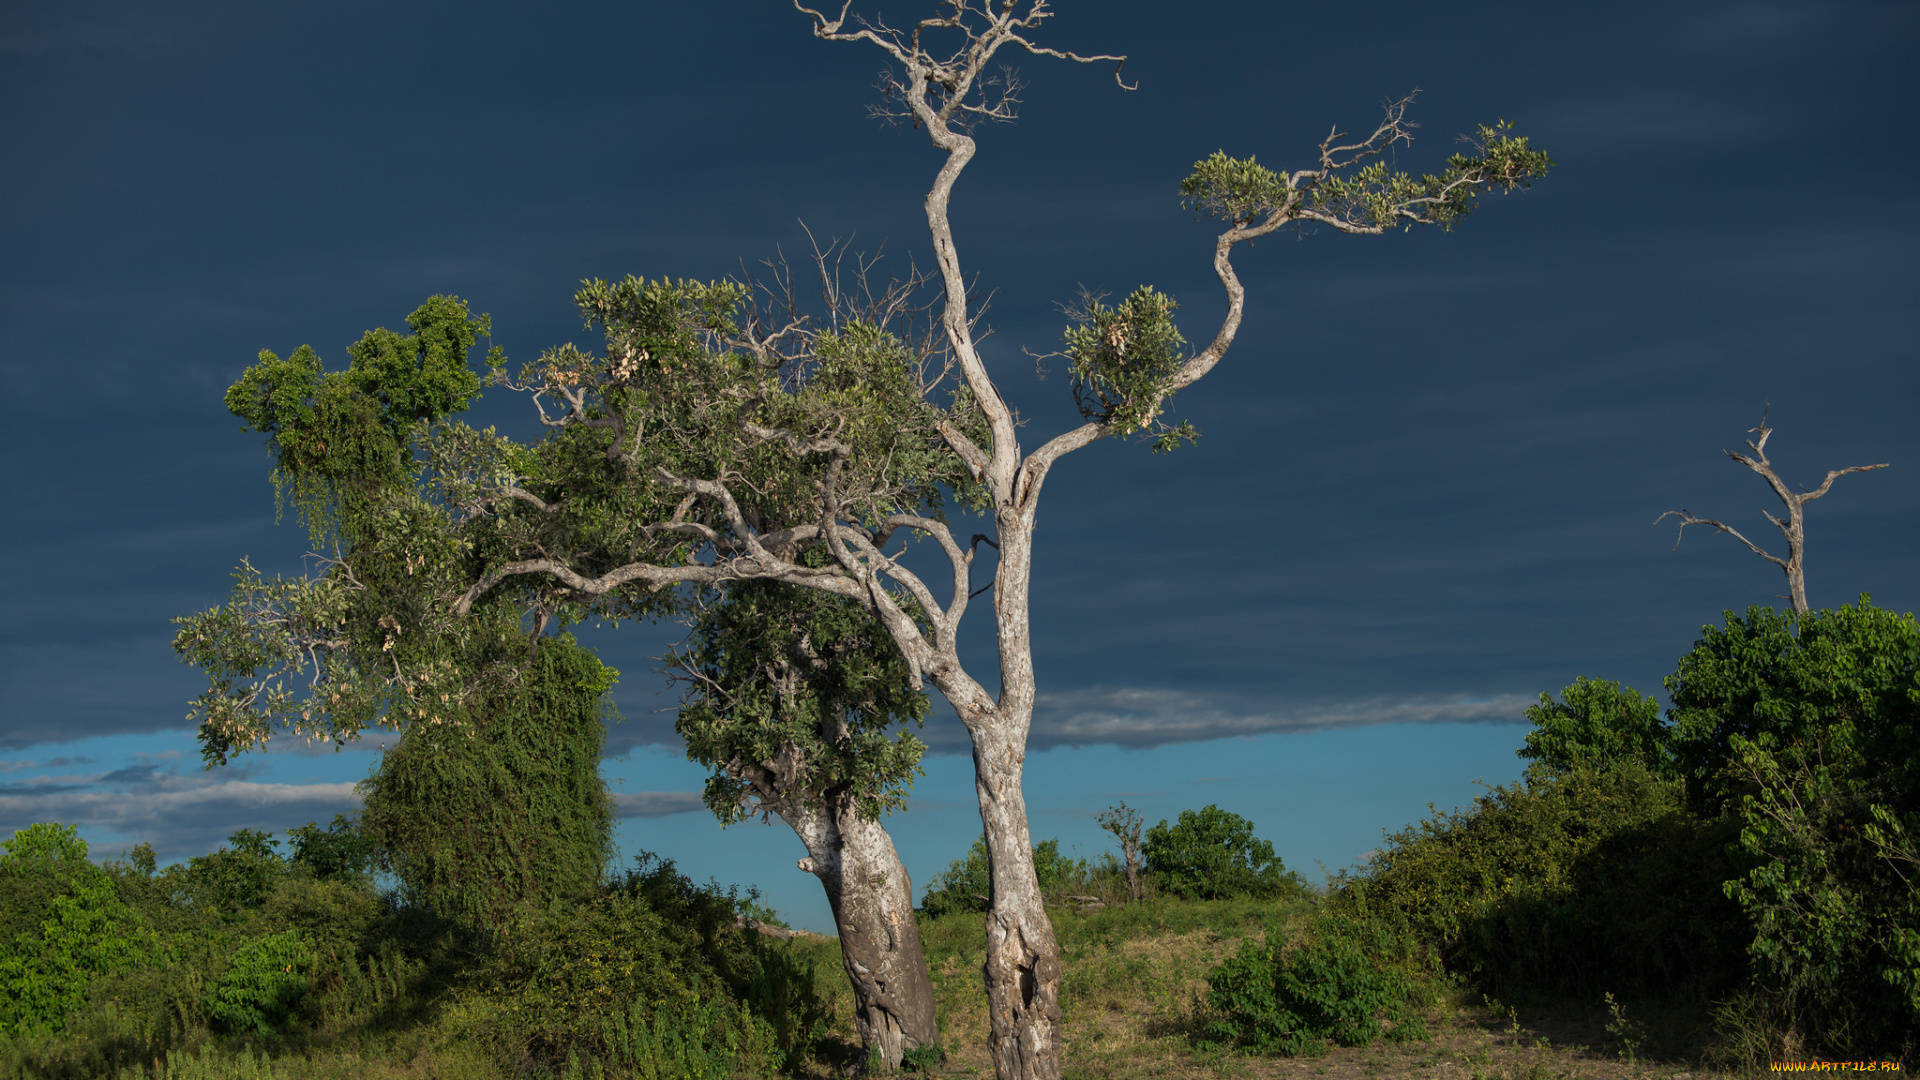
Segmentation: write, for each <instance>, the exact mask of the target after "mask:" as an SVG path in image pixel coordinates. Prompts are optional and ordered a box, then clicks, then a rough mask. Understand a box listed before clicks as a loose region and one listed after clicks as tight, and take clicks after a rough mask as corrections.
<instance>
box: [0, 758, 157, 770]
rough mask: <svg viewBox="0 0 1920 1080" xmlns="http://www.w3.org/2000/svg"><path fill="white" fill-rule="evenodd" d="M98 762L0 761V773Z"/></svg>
mask: <svg viewBox="0 0 1920 1080" xmlns="http://www.w3.org/2000/svg"><path fill="white" fill-rule="evenodd" d="M134 756H135V757H139V756H140V755H138V754H136V755H134ZM99 760H100V759H99V758H90V757H57V758H49V759H48V760H46V761H0V773H11V772H20V771H22V770H25V769H64V768H66V767H67V766H69V765H92V764H93V763H95V762H97V761H99Z"/></svg>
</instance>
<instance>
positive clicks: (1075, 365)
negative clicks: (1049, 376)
mask: <svg viewBox="0 0 1920 1080" xmlns="http://www.w3.org/2000/svg"><path fill="white" fill-rule="evenodd" d="M1178 306H1179V305H1178V304H1176V303H1174V301H1173V298H1172V297H1169V296H1167V295H1165V294H1164V293H1159V292H1155V291H1154V290H1153V289H1151V288H1149V287H1147V286H1144V285H1143V286H1141V287H1140V288H1138V289H1135V290H1134V291H1133V293H1132V294H1131V295H1130V296H1128V297H1127V298H1126V299H1125V300H1122V301H1121V302H1120V303H1119V304H1118V305H1117V306H1114V307H1108V306H1107V305H1106V304H1103V303H1101V302H1100V300H1099V299H1098V298H1096V297H1088V298H1087V299H1086V302H1085V304H1084V306H1083V307H1081V308H1080V309H1079V310H1078V311H1076V312H1075V316H1076V318H1075V325H1073V326H1071V327H1069V328H1068V329H1067V335H1066V348H1065V352H1066V356H1067V360H1068V362H1069V365H1070V368H1069V370H1071V371H1072V373H1073V398H1074V403H1075V404H1077V405H1078V406H1079V407H1080V415H1081V416H1083V417H1086V418H1087V419H1089V420H1096V421H1099V422H1102V423H1107V424H1111V425H1113V427H1114V428H1115V429H1116V430H1118V431H1119V432H1120V433H1121V434H1122V435H1131V434H1133V433H1134V432H1135V431H1137V430H1139V429H1141V428H1144V427H1148V426H1149V425H1152V424H1153V423H1154V422H1155V420H1156V419H1157V418H1158V416H1159V415H1160V412H1161V410H1162V409H1163V408H1164V407H1165V405H1166V401H1167V399H1168V398H1169V397H1171V396H1172V394H1171V392H1170V391H1169V390H1168V389H1167V387H1168V380H1169V379H1170V378H1171V377H1172V376H1173V375H1174V374H1175V373H1176V372H1178V371H1179V370H1180V366H1181V364H1183V363H1185V361H1186V344H1187V342H1186V339H1185V338H1183V337H1181V336H1180V331H1179V329H1178V328H1177V327H1175V326H1174V324H1173V312H1174V309H1175V308H1177V307H1178ZM1161 426H1162V427H1164V425H1161ZM1163 434H1167V433H1163ZM1172 437H1173V442H1171V443H1168V444H1167V445H1164V446H1162V447H1161V449H1172V448H1173V446H1175V445H1177V444H1178V442H1179V441H1181V440H1182V439H1184V440H1185V441H1188V442H1191V441H1193V439H1194V438H1197V437H1198V433H1197V432H1193V431H1192V429H1191V427H1190V426H1188V425H1184V424H1183V425H1181V428H1180V429H1179V432H1178V435H1177V436H1172Z"/></svg>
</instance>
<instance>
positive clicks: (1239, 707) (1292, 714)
mask: <svg viewBox="0 0 1920 1080" xmlns="http://www.w3.org/2000/svg"><path fill="white" fill-rule="evenodd" d="M1531 704H1533V699H1531V698H1528V697H1526V696H1524V695H1520V694H1502V695H1498V696H1495V697H1489V698H1473V697H1465V696H1424V697H1377V698H1357V699H1347V700H1339V701H1325V700H1322V701H1303V702H1285V701H1273V700H1272V699H1263V698H1260V697H1256V696H1251V695H1240V694H1228V693H1209V692H1205V691H1189V690H1162V689H1143V688H1138V687H1089V688H1086V689H1083V690H1069V691H1066V692H1063V693H1055V694H1041V695H1040V697H1039V700H1038V701H1037V702H1036V703H1035V706H1034V717H1033V731H1032V734H1031V735H1030V736H1029V738H1028V742H1029V744H1030V745H1032V746H1034V747H1035V748H1042V749H1044V748H1047V747H1053V746H1088V745H1093V744H1096V743H1111V744H1114V745H1117V746H1126V747H1136V748H1139V747H1148V746H1160V745H1163V744H1166V743H1180V742H1202V741H1205V740H1209V739H1223V738H1227V737H1229V736H1234V735H1266V734H1272V733H1275V732H1282V731H1316V730H1319V729H1322V728H1333V727H1360V726H1363V725H1367V724H1412V723H1455V724H1458V723H1496V724H1498V723H1518V722H1519V721H1520V720H1521V719H1522V713H1523V712H1524V710H1525V709H1526V707H1527V706H1528V705H1531Z"/></svg>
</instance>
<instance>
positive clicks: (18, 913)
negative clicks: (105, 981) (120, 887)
mask: <svg viewBox="0 0 1920 1080" xmlns="http://www.w3.org/2000/svg"><path fill="white" fill-rule="evenodd" d="M0 848H4V854H3V855H0V891H4V893H5V894H6V895H5V896H4V897H0V898H4V899H6V900H7V901H9V905H10V906H12V905H16V904H17V905H20V906H18V907H16V908H14V909H13V910H10V911H9V912H8V920H7V923H8V926H9V928H10V929H13V930H14V933H13V935H12V937H11V940H0V1033H5V1034H9V1035H12V1034H17V1033H19V1032H22V1031H32V1030H35V1029H46V1030H50V1031H56V1032H57V1031H59V1030H61V1029H62V1028H63V1027H64V1026H65V1024H66V1020H67V1017H68V1016H69V1014H71V1013H72V1012H73V1011H74V1010H75V1009H76V1008H78V1007H79V1006H80V1005H81V1004H82V1003H83V1002H84V1001H85V1000H86V998H87V993H88V990H89V989H90V988H91V986H92V985H93V982H94V980H95V979H97V978H99V977H100V976H101V975H105V974H108V973H111V972H115V971H120V970H123V969H126V968H130V967H136V966H140V965H144V964H151V963H155V962H156V961H158V960H159V959H160V958H161V957H162V956H163V955H164V953H163V949H162V946H161V942H160V939H159V936H158V935H157V934H155V933H154V932H153V928H152V927H150V926H148V925H147V924H146V922H145V921H144V920H143V919H141V918H140V917H139V915H138V913H136V912H135V911H134V910H133V909H132V908H130V907H128V906H127V905H126V903H125V902H124V901H122V900H121V899H120V897H119V895H118V894H117V893H116V892H115V890H114V883H113V879H112V878H111V877H110V876H109V875H108V874H107V873H106V871H104V870H101V869H100V868H99V867H97V866H94V865H93V864H92V863H90V862H88V861H87V844H86V841H84V840H81V839H80V837H79V833H78V830H77V829H75V828H74V827H73V826H70V825H58V824H52V823H40V824H35V825H31V826H28V827H27V828H25V829H22V830H20V831H19V832H16V833H14V834H13V837H12V838H11V839H10V840H6V841H0ZM29 905H30V906H29ZM27 927H31V928H30V929H29V928H27Z"/></svg>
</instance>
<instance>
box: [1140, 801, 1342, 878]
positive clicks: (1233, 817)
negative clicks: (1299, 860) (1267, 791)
mask: <svg viewBox="0 0 1920 1080" xmlns="http://www.w3.org/2000/svg"><path fill="white" fill-rule="evenodd" d="M1141 854H1142V855H1143V856H1145V858H1146V861H1147V871H1148V873H1149V874H1150V876H1151V877H1152V880H1153V884H1154V886H1155V887H1156V888H1158V889H1159V890H1161V891H1162V892H1166V893H1169V894H1171V895H1173V896H1178V897H1180V898H1182V899H1185V900H1226V899H1230V898H1233V897H1236V896H1251V897H1254V898H1257V899H1277V898H1279V897H1283V896H1299V895H1303V894H1304V893H1306V892H1307V881H1306V879H1305V878H1303V877H1301V876H1300V875H1299V874H1297V873H1294V872H1293V871H1291V870H1288V869H1287V868H1286V866H1285V865H1284V864H1282V863H1281V861H1280V857H1279V856H1278V855H1275V854H1274V853H1273V845H1272V844H1270V843H1268V842H1267V841H1265V840H1261V839H1258V838H1256V837H1255V836H1254V835H1253V823H1252V822H1251V821H1248V820H1247V819H1246V818H1243V817H1241V816H1240V815H1238V814H1234V813H1229V812H1227V811H1225V810H1222V809H1220V808H1219V807H1218V806H1208V807H1205V808H1204V809H1201V810H1199V811H1193V810H1182V811H1181V812H1180V820H1179V822H1178V823H1177V824H1174V825H1169V824H1167V822H1166V820H1165V819H1162V820H1161V822H1160V824H1158V825H1155V826H1154V827H1152V828H1151V829H1148V830H1147V837H1146V840H1145V841H1144V842H1143V843H1142V844H1141Z"/></svg>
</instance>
